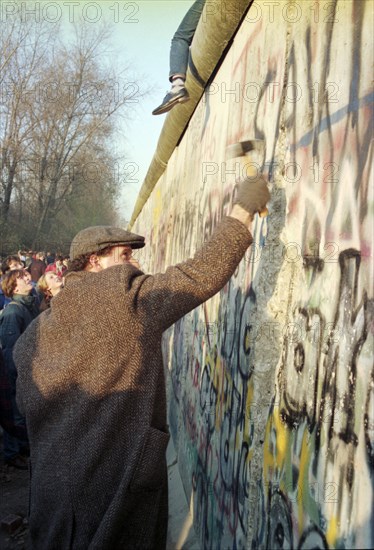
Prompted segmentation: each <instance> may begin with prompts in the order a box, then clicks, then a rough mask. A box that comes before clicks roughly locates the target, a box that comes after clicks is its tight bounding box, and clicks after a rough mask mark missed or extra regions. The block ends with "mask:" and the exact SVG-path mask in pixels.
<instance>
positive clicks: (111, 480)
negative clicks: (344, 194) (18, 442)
mask: <svg viewBox="0 0 374 550" xmlns="http://www.w3.org/2000/svg"><path fill="white" fill-rule="evenodd" d="M268 200H269V191H268V188H267V185H266V182H265V180H264V179H263V178H262V177H259V178H258V179H257V180H256V181H253V180H245V181H243V182H242V183H240V184H239V185H238V189H237V195H236V199H235V202H234V206H233V207H232V210H231V213H230V215H229V216H227V217H225V218H224V219H223V220H222V221H221V222H220V223H219V225H218V226H217V227H216V229H215V230H214V232H213V235H212V237H211V238H210V240H209V241H208V242H206V243H205V244H204V246H203V247H202V248H201V249H200V250H199V251H198V252H196V254H195V256H194V257H193V258H191V259H188V260H186V261H184V262H182V263H179V264H177V265H175V266H170V267H168V268H167V270H166V272H165V273H157V274H155V275H148V274H144V273H143V272H142V271H141V270H139V269H138V268H136V267H135V266H134V265H131V257H132V251H133V249H139V248H142V247H144V245H145V241H144V237H142V236H140V235H136V234H134V233H130V232H128V231H125V230H123V229H120V228H117V227H111V226H98V227H88V228H86V229H83V230H82V231H80V232H79V233H78V234H77V235H76V236H75V237H74V239H73V242H72V244H71V248H70V258H71V263H70V266H69V269H70V271H69V272H68V274H67V275H66V277H65V286H64V290H63V291H62V292H60V293H59V294H58V295H57V296H56V297H54V298H53V300H52V305H51V308H50V309H49V310H48V311H45V312H44V313H42V314H41V315H40V316H39V317H38V318H37V319H35V320H34V321H33V322H32V323H31V324H30V325H29V327H28V328H27V329H26V331H25V333H24V334H23V335H22V336H21V337H20V338H19V340H18V342H17V344H16V346H15V349H14V354H13V356H14V359H15V363H16V365H17V371H18V380H17V400H18V404H19V407H20V410H21V411H22V412H23V413H24V414H25V416H26V422H27V429H28V434H29V439H30V446H31V463H32V464H31V466H32V476H31V489H30V517H29V526H30V536H31V542H32V546H33V547H34V548H100V549H107V550H109V549H112V548H116V549H122V548H165V545H166V533H167V519H168V487H167V468H166V457H165V452H166V447H167V445H168V441H169V431H168V426H167V419H166V390H165V378H164V366H163V361H162V349H161V342H162V334H163V332H164V331H165V330H167V329H168V328H169V327H170V326H171V325H172V324H173V323H175V322H176V321H177V320H178V319H180V318H181V317H183V316H184V315H185V314H186V313H188V312H190V311H191V310H192V309H194V308H196V307H197V306H198V305H200V304H202V303H203V302H204V301H205V300H207V299H209V298H211V297H212V296H213V295H214V294H216V293H217V292H218V291H219V290H220V289H222V288H223V286H224V285H225V284H226V283H227V282H228V281H229V279H230V277H231V276H232V275H233V273H234V272H235V270H236V268H237V266H238V264H239V262H240V261H241V259H242V258H243V256H244V254H245V252H246V250H247V248H248V247H249V246H250V244H251V242H252V236H251V233H250V231H249V228H250V226H251V221H252V219H253V217H254V215H255V213H256V212H260V211H262V210H264V209H265V206H266V203H267V202H268ZM61 326H63V327H64V328H63V330H61ZM56 449H58V453H56ZM56 472H58V475H56Z"/></svg>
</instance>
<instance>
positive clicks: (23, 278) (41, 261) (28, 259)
mask: <svg viewBox="0 0 374 550" xmlns="http://www.w3.org/2000/svg"><path fill="white" fill-rule="evenodd" d="M68 261H69V257H68V256H62V255H61V254H51V253H50V252H47V254H45V253H44V252H36V253H33V252H32V251H29V252H27V253H25V252H22V251H18V253H17V254H13V255H9V256H7V257H6V258H4V259H2V261H1V267H0V270H1V273H0V282H1V285H0V424H1V426H2V428H3V429H4V432H3V453H4V463H5V464H7V465H8V466H12V467H14V468H18V469H22V470H26V469H27V468H28V455H29V446H28V439H27V433H26V428H25V419H24V417H23V416H22V415H21V414H20V412H19V410H18V407H17V403H16V379H17V371H16V367H15V364H14V360H13V355H12V354H13V348H14V345H15V343H16V342H17V340H18V338H19V336H20V335H21V334H23V332H24V331H25V330H26V328H27V327H28V325H29V324H30V323H31V321H32V320H33V319H35V318H36V317H37V316H38V315H39V313H41V312H42V311H45V310H46V309H47V308H48V307H49V306H50V301H51V299H52V298H53V297H54V296H56V295H57V294H58V292H60V290H61V289H62V287H63V278H64V273H65V271H66V270H67V267H68Z"/></svg>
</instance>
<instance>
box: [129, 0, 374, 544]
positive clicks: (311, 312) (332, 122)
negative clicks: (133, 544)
mask: <svg viewBox="0 0 374 550" xmlns="http://www.w3.org/2000/svg"><path fill="white" fill-rule="evenodd" d="M269 4H270V3H264V2H261V1H258V2H256V5H257V9H259V7H261V8H262V13H263V14H264V13H266V12H267V8H266V6H268V5H269ZM289 4H290V5H291V4H292V5H296V4H298V3H297V2H293V1H291V2H289ZM300 5H301V4H300ZM326 5H327V4H326ZM317 8H318V9H319V10H320V11H321V10H323V3H321V2H316V1H315V0H314V1H313V2H312V1H310V2H309V1H308V0H305V1H303V3H302V16H303V17H302V18H301V19H300V21H298V22H297V23H296V22H295V23H294V22H291V21H290V20H287V19H286V20H279V21H277V23H276V25H275V23H274V22H273V23H274V24H273V25H271V24H266V21H265V20H264V18H260V19H259V20H258V21H256V22H255V23H253V22H251V21H253V19H251V20H244V21H243V22H242V25H241V28H240V30H239V31H238V34H237V36H236V38H235V41H234V43H233V45H232V46H231V48H230V50H229V52H228V54H227V58H226V59H225V60H224V61H223V63H222V66H221V67H220V69H219V70H218V72H217V74H216V75H215V80H214V82H212V84H211V86H210V88H208V89H207V90H206V94H205V97H204V100H203V101H202V102H201V103H200V105H199V106H198V107H197V109H196V111H195V113H194V115H193V117H192V118H191V120H190V123H189V126H188V128H187V130H186V132H185V134H184V136H183V139H182V140H181V142H180V144H179V146H178V151H177V153H176V154H175V155H173V157H172V158H171V160H170V161H169V164H168V167H167V170H166V173H165V176H164V177H163V178H162V179H161V180H160V181H159V182H158V184H157V192H156V191H155V192H154V194H153V196H152V197H151V198H150V199H149V201H148V203H147V204H146V205H145V207H144V209H143V212H142V214H141V216H140V218H139V220H138V222H137V227H136V228H135V229H137V230H138V231H140V232H141V231H142V227H143V226H144V225H145V226H146V225H147V223H148V221H149V220H151V222H152V229H151V230H150V235H149V237H150V239H151V243H152V244H151V247H150V251H149V262H150V265H149V270H150V271H152V272H154V271H156V270H162V269H164V268H165V267H166V266H167V265H168V264H171V263H176V262H179V261H181V260H183V259H184V258H186V257H187V256H189V255H190V254H192V253H193V251H194V250H195V249H196V248H197V247H198V246H199V245H200V244H201V242H202V241H203V240H205V239H207V238H208V237H209V235H210V234H211V232H212V231H213V229H214V227H215V226H216V225H217V223H218V222H219V220H220V219H221V218H222V216H223V215H224V214H225V213H227V212H228V210H229V208H230V205H231V204H232V198H233V194H234V188H235V174H233V173H232V174H231V176H230V170H229V169H227V166H226V165H225V167H226V168H225V169H227V173H225V174H221V173H220V171H219V169H218V168H217V171H216V172H215V175H214V177H213V176H210V175H209V173H208V174H207V172H205V176H204V178H202V177H201V166H202V165H203V163H204V162H207V161H209V162H216V163H217V167H221V166H223V165H224V164H225V162H224V161H225V147H226V146H227V145H228V144H232V143H235V142H238V141H242V140H246V139H250V138H252V137H256V138H261V139H263V140H264V141H265V144H266V154H265V157H264V162H263V166H262V168H263V170H264V171H265V173H266V174H267V176H268V178H269V181H270V182H271V185H273V190H272V203H271V205H270V206H271V208H270V216H269V218H268V220H263V221H259V220H256V222H255V225H254V230H253V232H254V241H255V246H252V249H251V251H250V252H249V253H248V254H247V255H246V257H245V259H244V260H243V261H242V263H241V264H240V266H239V268H238V270H237V272H236V273H235V275H234V277H233V278H232V279H231V281H230V282H229V283H228V284H227V285H226V287H225V288H224V289H223V290H222V291H221V292H220V294H219V295H217V296H215V297H214V298H213V299H212V300H210V301H209V302H208V303H206V304H204V306H202V307H201V308H198V309H197V310H195V311H194V312H192V313H191V314H190V315H189V316H186V317H185V318H184V319H183V320H181V321H179V322H178V323H177V324H176V325H175V327H174V329H173V331H172V332H173V335H170V334H169V333H168V335H167V338H166V341H165V344H164V345H165V351H166V353H165V356H167V357H168V363H169V368H170V372H171V384H170V387H171V392H170V396H169V402H170V415H169V416H170V426H171V431H172V433H173V437H174V440H175V441H176V443H177V445H176V446H177V448H178V462H179V465H180V472H181V476H182V479H183V482H184V485H185V488H186V492H187V494H189V495H191V502H192V503H193V510H194V525H195V530H196V532H197V533H198V534H199V537H200V542H201V546H202V547H203V548H208V549H210V548H246V547H247V548H248V547H252V548H305V549H306V548H335V547H339V548H351V547H352V548H353V547H355V548H359V547H373V546H374V528H373V526H372V522H371V506H372V501H373V495H374V486H373V485H374V371H373V361H372V346H373V342H374V315H373V312H374V302H373V294H372V288H371V284H370V281H371V280H372V279H373V266H372V257H373V244H372V229H373V216H372V209H373V189H372V187H373V186H372V185H371V186H370V179H371V177H372V172H371V170H372V156H373V150H372V124H371V120H372V107H373V92H372V90H371V87H370V86H371V82H370V78H369V76H368V75H369V71H367V70H366V69H365V70H364V67H369V66H371V64H372V58H371V57H370V55H372V54H371V53H369V52H372V49H373V48H372V47H370V45H372V40H373V39H372V32H371V29H370V28H369V27H370V25H369V22H370V19H371V18H372V14H373V4H372V3H371V2H369V1H364V0H363V1H360V2H354V1H353V0H352V1H351V0H346V1H344V2H343V1H338V0H335V1H333V2H329V3H328V13H326V14H325V15H326V17H325V18H323V20H320V21H316V13H317V12H316V10H317ZM287 13H288V14H289V13H291V12H287ZM321 13H322V11H321ZM327 15H328V17H327ZM342 59H345V64H344V67H342V64H341V60H342ZM228 79H229V80H228ZM236 83H237V84H238V89H239V90H245V91H246V94H241V95H240V97H239V99H238V98H237V97H236V93H234V94H231V95H229V96H228V100H227V98H225V99H223V95H222V94H221V93H220V90H226V91H227V89H228V88H230V89H231V90H236V88H237V86H236ZM229 85H230V86H229ZM256 89H258V90H259V93H258V95H257V97H256V98H255V101H254V100H253V101H252V97H250V95H249V92H252V91H253V90H256ZM300 90H301V92H302V93H300ZM230 101H231V102H230ZM197 143H198V145H199V146H198V147H196V144H197ZM186 159H188V163H186ZM186 164H188V166H189V170H188V171H186ZM282 193H283V195H282V197H283V199H284V200H283V199H282V200H280V195H281V194H282ZM290 246H291V247H293V249H292V250H293V251H296V252H295V253H294V254H292V253H290V248H289V247H290ZM285 250H286V253H284V251H285ZM287 252H288V253H287ZM212 269H214V266H212Z"/></svg>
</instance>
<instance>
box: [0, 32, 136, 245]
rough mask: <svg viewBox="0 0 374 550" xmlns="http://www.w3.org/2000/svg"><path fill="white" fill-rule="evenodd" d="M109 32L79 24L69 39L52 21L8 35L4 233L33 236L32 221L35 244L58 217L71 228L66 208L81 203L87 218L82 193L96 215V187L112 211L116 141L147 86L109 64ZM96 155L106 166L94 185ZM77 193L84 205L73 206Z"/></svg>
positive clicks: (0, 201)
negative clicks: (142, 87) (92, 170)
mask: <svg viewBox="0 0 374 550" xmlns="http://www.w3.org/2000/svg"><path fill="white" fill-rule="evenodd" d="M109 36H110V28H109V27H107V26H105V25H104V24H103V25H101V26H96V27H95V28H94V29H92V27H89V25H87V24H86V25H85V24H80V25H77V26H76V28H75V37H74V39H73V40H72V41H71V42H70V43H69V44H68V45H66V44H64V43H62V41H61V40H59V29H58V27H57V26H53V28H52V26H51V25H49V28H47V29H45V28H43V25H41V24H38V25H35V24H34V26H33V25H32V24H29V25H28V26H27V27H26V28H24V27H22V26H21V25H20V26H19V27H17V25H12V28H11V32H10V31H9V32H8V33H7V34H6V36H4V40H3V41H2V45H1V48H2V54H3V55H2V57H1V58H2V59H4V62H3V68H4V73H3V74H2V79H3V83H2V90H3V94H2V100H1V114H2V115H4V116H2V122H1V125H0V126H1V188H0V206H1V225H2V235H4V234H5V233H6V231H8V233H9V232H12V231H13V232H14V231H17V232H18V234H19V235H20V238H21V237H22V238H23V236H24V235H25V234H26V235H28V240H29V239H30V232H29V229H30V228H32V237H33V238H32V241H30V244H31V246H32V247H34V246H35V244H36V243H37V242H39V243H40V242H42V241H43V239H47V238H49V237H50V235H51V232H52V233H53V232H54V230H55V228H54V223H55V221H56V220H57V219H58V220H59V224H60V227H62V226H64V227H65V228H66V231H67V232H68V233H70V228H71V227H72V226H74V225H75V226H76V225H77V224H75V223H73V224H66V223H65V219H66V218H64V216H67V215H68V212H70V214H73V213H75V214H76V213H77V212H78V211H79V212H80V215H81V217H82V218H86V216H84V215H83V210H82V197H85V200H86V202H87V203H90V204H91V214H92V216H93V213H94V210H95V209H94V208H93V202H94V201H93V192H94V193H98V196H100V201H99V202H97V203H96V206H95V208H98V209H99V210H100V205H101V212H102V215H104V217H105V216H107V215H108V210H109V209H112V211H113V205H114V200H113V197H114V196H116V194H118V185H116V181H115V178H114V175H113V172H112V171H111V170H110V169H106V168H105V166H106V165H107V166H110V165H111V164H112V163H113V162H114V155H113V151H112V146H111V141H113V139H114V138H115V137H116V135H117V132H118V127H119V122H120V121H122V119H123V118H126V117H127V116H131V113H132V111H133V107H134V104H135V103H136V102H137V101H138V100H139V98H140V97H141V95H142V94H141V93H140V91H139V87H138V85H137V83H136V82H134V81H133V79H132V80H131V81H126V80H125V79H124V78H123V77H122V75H120V74H118V72H115V71H114V69H113V68H111V67H110V66H109V65H108V63H107V57H106V53H107V52H106V50H105V48H106V47H107V44H108V39H109ZM127 74H129V73H127ZM95 163H96V164H97V165H100V166H101V170H100V174H99V175H97V179H96V181H95V182H93V183H92V181H91V182H90V184H91V192H90V193H89V192H88V186H87V181H86V179H87V173H89V168H87V166H85V164H88V165H91V166H92V165H93V164H95ZM103 174H106V178H107V179H106V181H105V182H104V181H103V179H102V176H103ZM79 197H80V198H79ZM74 198H75V200H77V201H78V202H79V204H80V207H79V208H78V207H77V208H75V207H74V206H73V199H74ZM103 201H104V202H103ZM105 201H106V202H105ZM11 211H12V215H11V216H10V215H9V214H10V212H11ZM60 214H61V215H60ZM98 217H99V216H98ZM69 236H70V235H69ZM59 238H60V237H59Z"/></svg>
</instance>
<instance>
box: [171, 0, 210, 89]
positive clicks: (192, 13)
mask: <svg viewBox="0 0 374 550" xmlns="http://www.w3.org/2000/svg"><path fill="white" fill-rule="evenodd" d="M204 4H205V0H196V2H194V3H193V4H192V6H191V7H190V9H189V10H188V12H187V13H186V15H185V16H184V18H183V19H182V22H181V24H180V25H179V27H178V29H177V31H176V33H175V34H174V36H173V38H172V41H171V48H170V73H169V80H170V81H171V78H172V76H174V75H176V74H178V75H183V76H186V73H187V65H188V54H189V49H190V45H191V43H192V40H193V37H194V34H195V31H196V27H197V24H198V22H199V20H200V16H201V12H202V11H203V8H204Z"/></svg>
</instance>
